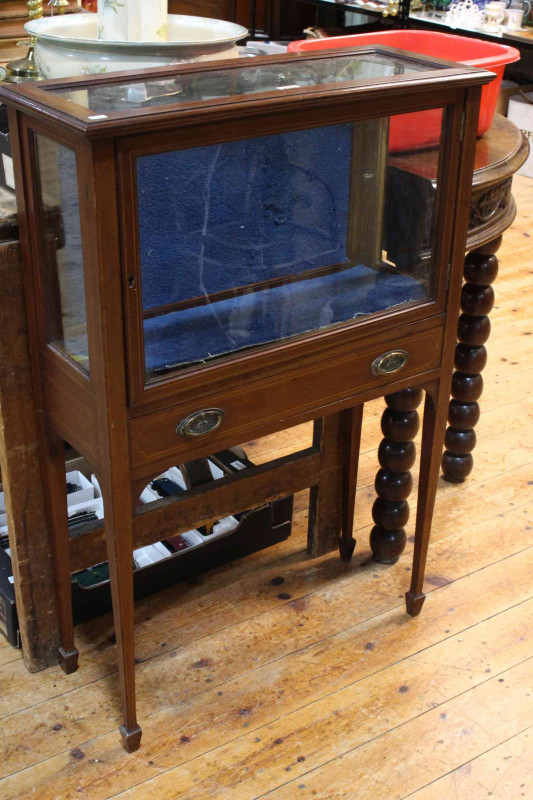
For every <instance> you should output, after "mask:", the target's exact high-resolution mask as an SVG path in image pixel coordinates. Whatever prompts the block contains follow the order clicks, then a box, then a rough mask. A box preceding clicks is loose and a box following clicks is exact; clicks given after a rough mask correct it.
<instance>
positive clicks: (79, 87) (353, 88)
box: [0, 45, 494, 138]
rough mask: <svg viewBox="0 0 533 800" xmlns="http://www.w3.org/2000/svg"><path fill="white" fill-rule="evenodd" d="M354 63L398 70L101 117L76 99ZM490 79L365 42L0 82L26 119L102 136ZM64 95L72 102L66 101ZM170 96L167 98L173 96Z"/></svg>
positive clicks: (128, 107)
mask: <svg viewBox="0 0 533 800" xmlns="http://www.w3.org/2000/svg"><path fill="white" fill-rule="evenodd" d="M354 60H355V61H360V62H362V63H364V62H365V61H367V62H368V61H370V62H371V63H373V64H374V66H375V67H376V66H377V67H378V70H376V69H374V71H378V72H379V66H382V67H383V68H384V69H383V72H387V67H388V68H389V70H390V67H398V68H399V69H400V70H401V72H399V73H398V74H392V75H391V74H384V75H374V76H366V77H365V76H364V74H362V75H361V76H360V77H358V78H357V79H350V80H345V79H343V78H342V75H339V76H338V77H337V78H336V79H335V81H334V82H323V81H321V80H320V79H317V80H316V82H314V83H311V84H308V85H294V84H289V85H288V86H283V85H280V86H276V87H275V88H274V89H266V90H261V89H258V90H252V91H249V92H246V93H244V92H240V93H235V92H233V93H231V92H229V91H224V90H222V91H221V92H220V93H219V94H215V95H214V96H212V97H209V98H201V97H199V98H195V99H192V100H188V101H185V102H183V101H182V102H165V104H164V105H163V104H159V103H158V104H155V105H143V106H141V107H132V106H134V105H135V102H131V101H129V102H125V101H121V102H122V103H123V107H122V108H118V109H113V110H109V111H107V110H106V113H105V114H104V113H101V111H100V113H99V111H98V109H91V108H88V107H87V102H85V101H83V100H82V98H83V92H84V90H89V89H92V90H93V96H94V93H95V92H96V93H98V92H102V91H104V92H105V91H109V90H112V89H113V88H117V89H120V88H124V90H127V89H129V88H132V87H134V86H139V85H144V86H146V85H148V84H150V83H153V82H157V81H171V80H172V79H174V78H176V79H178V78H179V79H180V80H182V81H188V82H189V84H191V83H192V81H194V79H195V78H196V79H198V78H200V79H201V77H202V76H205V75H207V76H208V74H209V73H211V74H212V75H214V76H216V77H217V78H218V79H220V80H222V82H223V81H224V78H226V79H228V78H231V76H234V77H235V76H237V75H238V76H244V77H245V78H252V77H253V76H254V74H255V75H256V76H259V77H261V75H262V73H263V74H264V73H267V74H268V72H269V71H270V73H272V71H273V70H276V68H279V70H280V73H281V72H282V70H284V69H285V70H289V72H291V71H292V72H293V74H298V73H301V72H302V71H305V70H306V69H307V70H311V71H312V70H313V69H314V70H315V72H317V70H318V69H319V68H320V66H325V65H324V62H326V61H327V62H335V63H337V64H342V63H346V64H347V65H348V64H349V63H350V62H352V63H353V61H354ZM294 67H296V70H294ZM493 77H494V75H493V73H490V72H487V71H485V70H480V69H477V68H475V67H469V66H466V65H462V64H453V63H451V62H449V61H444V60H442V59H438V58H432V57H431V58H430V57H428V56H421V55H418V54H415V53H409V52H406V51H403V50H399V49H397V48H392V47H387V46H383V45H372V46H368V45H367V46H360V47H347V48H339V49H338V50H335V51H334V52H333V51H331V50H325V51H315V52H313V53H310V54H308V53H306V54H300V53H290V54H284V55H280V56H265V57H257V58H250V59H244V58H238V59H229V60H226V61H218V62H213V61H208V62H202V64H191V65H185V66H184V65H183V64H180V65H170V66H166V67H156V68H149V69H145V70H140V71H139V72H136V73H134V74H133V73H132V72H115V73H111V74H109V75H106V74H99V75H94V76H90V77H89V76H86V75H84V76H81V77H73V78H64V79H61V80H54V81H42V82H39V83H24V84H17V85H8V84H2V85H0V99H1V100H3V101H4V102H5V103H6V104H7V105H9V106H12V107H15V108H17V109H18V110H20V111H24V112H26V113H28V114H30V115H31V116H35V117H37V118H40V119H43V120H47V121H49V122H50V121H52V122H55V123H56V124H59V125H60V126H61V128H63V129H64V128H67V129H68V130H70V131H71V132H72V133H74V134H76V133H77V134H78V135H81V137H83V138H86V137H87V138H93V137H97V138H100V137H104V138H108V137H115V136H123V135H131V134H132V133H145V132H150V131H154V130H158V131H161V130H162V129H165V128H175V127H179V126H181V125H190V124H191V123H194V122H195V121H200V120H201V121H202V122H205V121H206V116H207V117H212V118H213V119H214V118H216V117H218V116H219V115H220V114H221V112H222V114H223V115H224V116H225V117H226V118H227V117H228V116H229V117H235V118H236V117H239V116H242V114H246V115H254V114H264V113H268V112H269V111H270V110H271V109H272V110H273V109H274V108H276V109H280V108H281V107H283V106H285V105H286V104H291V105H292V107H293V108H294V105H295V104H297V106H298V108H299V109H301V110H304V109H306V110H308V109H309V108H311V107H312V106H313V105H316V104H317V103H321V104H322V103H323V102H324V101H325V100H328V99H329V100H330V101H332V100H334V99H335V98H337V99H342V101H343V102H345V101H346V100H348V99H351V98H352V97H353V98H354V99H356V98H357V100H358V101H365V100H370V99H374V100H376V99H377V98H378V97H379V98H380V99H385V98H386V97H387V96H391V94H395V95H397V94H398V93H399V91H401V90H402V89H403V90H404V91H407V92H408V93H409V94H412V93H415V94H417V93H418V92H424V91H427V90H428V88H430V87H432V88H433V89H438V90H440V91H445V90H446V89H449V88H452V87H453V88H459V87H461V88H467V87H469V86H479V85H482V84H484V83H488V82H489V81H490V80H491V79H492V78H493ZM285 79H286V78H285ZM68 95H71V97H70V98H68V99H67V97H68ZM161 96H162V95H160V96H159V97H161ZM169 96H172V93H170V95H169ZM150 99H153V98H150ZM141 102H143V101H141Z"/></svg>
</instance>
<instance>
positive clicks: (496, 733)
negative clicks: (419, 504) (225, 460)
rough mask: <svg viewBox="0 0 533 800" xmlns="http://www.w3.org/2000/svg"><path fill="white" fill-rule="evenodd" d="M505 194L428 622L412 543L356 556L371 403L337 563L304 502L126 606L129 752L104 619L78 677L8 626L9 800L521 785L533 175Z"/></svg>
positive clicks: (514, 790)
mask: <svg viewBox="0 0 533 800" xmlns="http://www.w3.org/2000/svg"><path fill="white" fill-rule="evenodd" d="M515 197H516V200H517V203H518V208H519V213H518V217H517V220H516V222H515V224H514V226H513V228H512V230H511V231H509V232H508V234H507V236H506V237H505V238H504V244H503V248H502V251H501V259H500V276H499V278H498V280H497V283H496V287H495V288H496V291H497V302H496V308H495V310H494V313H493V315H492V320H493V334H492V337H491V340H490V342H489V364H488V366H487V368H486V371H485V373H484V377H485V386H486V388H485V395H484V397H483V401H482V416H481V421H480V423H479V426H478V429H477V430H478V442H479V444H478V447H477V450H476V454H475V459H476V465H475V471H474V473H473V475H472V476H471V477H470V478H469V479H468V481H467V482H466V483H464V484H463V485H461V486H457V485H451V484H446V483H444V482H443V481H441V483H440V485H439V493H438V500H437V506H436V512H435V519H434V533H433V538H432V543H431V546H430V554H429V561H428V572H427V585H426V591H427V592H428V599H427V600H426V604H425V606H424V609H423V612H422V615H421V616H420V617H418V618H417V619H414V620H412V619H410V618H409V617H407V616H406V615H405V613H404V607H403V600H402V596H403V592H404V591H405V589H406V587H407V581H408V572H409V569H410V558H411V551H412V543H411V541H410V542H409V544H408V547H407V551H406V553H405V554H404V556H403V557H402V558H401V559H400V561H399V562H398V563H397V564H396V565H394V566H392V567H385V566H380V565H377V564H374V563H373V562H372V561H371V560H369V548H368V535H369V531H370V524H369V523H370V508H371V504H372V500H373V497H374V493H373V485H372V484H373V479H374V475H375V471H376V463H377V459H376V448H377V445H378V443H379V438H380V435H379V416H380V412H381V408H382V404H381V402H376V403H372V404H369V405H368V407H367V409H366V411H365V421H364V434H363V446H362V449H363V454H362V458H361V479H360V489H359V492H358V498H357V517H356V528H357V533H356V537H357V540H358V543H357V548H356V553H355V557H354V560H353V562H352V564H351V565H350V566H349V567H347V566H346V565H343V564H341V563H340V562H339V560H338V559H337V557H336V556H334V555H328V556H325V557H323V558H320V559H317V560H313V561H310V560H309V559H308V558H307V557H306V555H305V551H304V544H305V535H306V502H307V498H306V497H305V495H302V496H298V497H297V498H296V515H295V525H294V533H293V535H292V536H291V538H290V539H289V540H288V541H287V542H284V543H282V544H280V545H277V546H276V547H274V548H271V549H270V550H269V551H264V552H262V553H259V554H256V555H255V556H252V557H249V558H248V559H246V560H244V561H240V562H238V563H236V564H234V565H231V566H228V567H225V568H222V569H219V570H217V571H215V572H212V573H210V574H208V575H206V576H205V577H204V578H203V579H202V580H200V581H198V582H196V583H194V584H186V585H182V586H178V587H175V588H173V589H171V590H168V591H165V592H162V593H160V594H159V595H157V596H153V597H151V598H148V599H146V600H145V601H143V602H141V603H138V605H137V610H136V621H137V626H136V633H137V644H136V653H137V659H138V666H137V677H138V697H139V712H140V721H141V724H142V726H143V731H144V735H143V743H142V746H141V750H140V751H139V752H138V753H136V754H133V755H126V754H125V753H124V751H123V750H122V748H121V746H120V744H119V738H118V734H117V730H116V728H117V726H118V724H119V714H118V682H117V674H116V668H115V656H114V647H113V643H112V640H111V637H112V624H111V620H110V617H109V616H105V617H101V618H100V619H98V620H95V621H93V622H91V623H88V624H86V625H84V626H83V627H81V628H79V629H78V640H79V644H80V650H81V658H80V661H81V667H80V669H79V671H78V672H77V673H76V674H74V675H70V676H65V675H63V674H62V673H61V671H60V670H59V668H53V669H49V670H47V671H45V672H41V673H39V674H36V675H29V674H28V673H27V672H26V671H25V669H24V667H23V665H22V661H21V660H20V656H19V654H18V653H17V651H15V650H13V649H11V648H10V647H9V646H8V645H7V644H6V643H5V642H4V640H3V639H1V638H0V715H1V718H2V719H1V721H0V730H1V734H2V738H1V745H0V746H1V758H0V770H1V773H0V774H1V777H2V778H3V780H1V781H0V799H1V800H8V798H9V799H10V800H11V799H12V798H29V797H31V798H38V800H51V799H52V798H54V799H55V800H59V798H61V799H63V798H88V799H89V800H107V798H121V800H126V798H128V800H145V798H155V800H170V799H171V798H184V799H185V798H186V800H208V799H209V800H211V798H213V799H214V798H216V800H226V799H227V800H229V799H230V798H231V800H255V798H269V799H270V800H293V799H294V800H307V798H314V799H316V800H341V798H342V800H367V798H368V799H369V800H370V798H372V800H392V798H395V799H396V798H397V799H398V800H400V798H409V799H410V800H447V799H448V798H450V799H451V800H485V798H489V797H490V798H492V800H519V798H532V797H533V729H532V728H531V726H532V725H533V697H532V687H533V659H532V656H533V580H532V579H533V548H532V547H531V543H532V542H531V539H532V537H531V531H532V529H533V466H532V463H533V449H532V448H533V425H532V420H531V416H532V413H531V412H532V407H533V320H532V312H531V301H530V298H531V296H532V293H533V264H532V260H531V247H532V242H533V224H532V223H533V180H530V179H527V178H520V177H519V178H516V180H515ZM308 436H309V429H308V427H307V426H300V427H299V428H294V429H292V430H291V431H289V432H287V433H286V434H282V435H277V436H272V437H268V438H267V439H264V440H262V441H260V442H255V443H252V444H251V445H250V446H249V448H248V450H249V453H250V455H251V457H252V458H253V459H255V460H257V461H259V460H268V459H270V458H272V456H273V454H274V453H275V452H276V453H278V452H281V451H283V450H290V449H291V448H295V447H298V446H299V444H300V443H305V442H307V440H308ZM411 533H412V525H410V530H409V534H411ZM274 579H277V580H274ZM281 579H283V582H281Z"/></svg>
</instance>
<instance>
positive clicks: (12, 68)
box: [6, 0, 43, 83]
mask: <svg viewBox="0 0 533 800" xmlns="http://www.w3.org/2000/svg"><path fill="white" fill-rule="evenodd" d="M26 5H27V7H28V19H30V20H33V19H39V17H42V15H43V3H42V0H28V2H27V3H26ZM36 41H37V40H36V39H35V38H34V37H33V36H32V38H31V39H22V41H20V42H17V47H26V46H28V45H29V48H28V52H27V53H26V55H25V56H24V58H16V59H14V60H13V61H9V62H8V63H7V64H6V70H7V76H6V81H10V82H11V83H20V82H21V81H38V80H39V79H40V77H41V73H40V72H39V69H38V67H37V65H36V63H35V58H34V47H35V42H36Z"/></svg>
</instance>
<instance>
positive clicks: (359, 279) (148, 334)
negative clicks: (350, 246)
mask: <svg viewBox="0 0 533 800" xmlns="http://www.w3.org/2000/svg"><path fill="white" fill-rule="evenodd" d="M426 292H427V288H426V286H425V285H424V284H422V283H421V282H420V281H418V280H417V279H416V278H413V277H411V276H409V275H400V274H395V273H388V272H378V271H377V270H375V269H369V268H368V267H365V266H363V265H361V264H359V265H357V266H356V267H351V268H349V269H346V270H343V271H342V272H335V273H332V274H329V275H322V276H320V277H319V278H310V279H308V280H302V281H298V282H296V283H288V284H285V285H283V286H277V287H275V288H272V289H266V290H263V291H261V292H250V293H249V294H244V295H240V296H237V297H232V298H229V299H226V300H220V301H219V302H217V303H212V304H209V305H203V306H195V307H193V308H187V309H184V310H182V311H175V312H173V313H171V314H167V315H165V316H159V317H152V318H151V319H147V320H145V322H144V339H145V359H146V369H147V372H148V373H150V372H153V373H156V372H161V371H166V370H168V369H171V368H172V367H178V366H180V365H184V364H193V363H198V362H203V361H209V360H210V359H212V358H214V357H216V356H220V355H223V354H225V353H230V352H234V351H236V350H242V349H244V348H246V347H252V346H254V345H260V344H266V343H268V342H273V341H276V340H278V339H284V338H287V337H289V336H296V335H298V334H301V333H306V332H309V331H313V330H318V329H320V328H324V327H326V326H328V325H335V324H336V323H339V322H346V321H348V320H351V319H354V318H355V317H357V316H361V315H363V314H373V313H376V312H378V311H384V310H385V309H387V308H391V307H393V306H397V305H400V304H402V303H407V302H409V301H415V300H420V299H422V298H423V297H425V296H426Z"/></svg>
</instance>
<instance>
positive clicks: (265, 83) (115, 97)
mask: <svg viewBox="0 0 533 800" xmlns="http://www.w3.org/2000/svg"><path fill="white" fill-rule="evenodd" d="M434 69H442V67H441V66H440V65H431V66H428V65H427V64H421V63H419V62H417V61H410V60H409V59H408V58H399V57H395V56H391V55H386V54H384V53H366V54H364V55H359V56H357V55H347V56H335V57H332V58H323V59H314V60H311V59H304V58H301V59H296V60H295V61H290V62H287V63H283V64H272V65H270V64H261V65H257V66H254V64H253V63H251V64H250V63H249V62H248V61H247V60H246V64H245V65H243V66H242V67H235V68H233V69H221V70H214V69H213V70H208V71H206V72H196V73H184V74H182V75H177V76H176V77H173V78H170V79H161V78H154V79H152V80H147V81H139V82H120V83H119V82H117V83H102V84H99V85H94V86H90V87H88V88H84V89H81V88H80V89H76V90H72V89H56V90H51V91H52V92H53V94H57V95H60V96H61V97H63V98H64V99H65V100H70V101H72V102H73V103H76V104H77V105H81V106H84V107H85V108H90V109H91V111H94V112H95V113H97V114H106V113H110V112H112V111H128V110H130V109H133V108H146V107H150V106H158V105H168V104H170V103H191V102H201V101H205V100H215V99H218V98H223V97H233V96H236V95H251V94H256V93H257V92H270V91H275V90H283V89H295V88H296V89H298V88H309V87H313V86H319V85H322V84H327V83H345V82H347V81H361V80H368V79H372V78H388V77H391V76H393V75H406V74H408V73H413V72H428V71H430V70H434Z"/></svg>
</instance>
